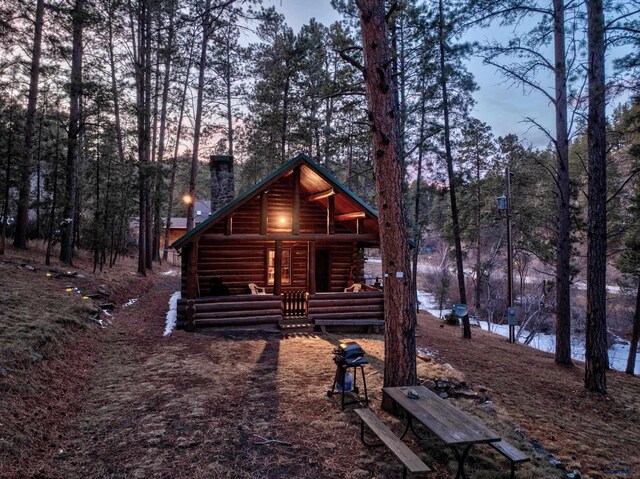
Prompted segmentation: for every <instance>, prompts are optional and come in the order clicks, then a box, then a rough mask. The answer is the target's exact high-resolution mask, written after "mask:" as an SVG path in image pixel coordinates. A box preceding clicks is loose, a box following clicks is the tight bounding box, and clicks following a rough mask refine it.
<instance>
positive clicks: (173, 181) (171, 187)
mask: <svg viewBox="0 0 640 479" xmlns="http://www.w3.org/2000/svg"><path fill="white" fill-rule="evenodd" d="M194 44H195V42H194V41H193V37H192V38H191V42H190V44H189V60H188V63H187V69H186V72H185V77H184V85H183V87H182V97H181V100H180V113H179V114H178V126H177V128H176V143H175V146H174V149H173V159H172V161H171V177H170V179H169V199H168V202H167V203H168V204H167V223H166V225H165V230H164V254H163V255H162V259H163V260H164V261H166V260H167V258H168V257H169V238H170V236H171V215H172V210H173V195H174V189H175V185H176V168H177V166H178V150H179V149H180V136H181V132H182V121H183V119H184V107H185V103H186V101H187V88H188V87H189V72H190V71H191V64H192V63H193V61H192V60H193V47H194Z"/></svg>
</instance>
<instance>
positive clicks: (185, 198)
mask: <svg viewBox="0 0 640 479" xmlns="http://www.w3.org/2000/svg"><path fill="white" fill-rule="evenodd" d="M191 201H193V200H192V199H191V195H189V194H186V195H184V196H183V197H182V202H183V203H184V204H185V205H188V204H191Z"/></svg>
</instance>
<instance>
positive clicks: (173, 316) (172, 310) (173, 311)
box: [164, 291, 180, 336]
mask: <svg viewBox="0 0 640 479" xmlns="http://www.w3.org/2000/svg"><path fill="white" fill-rule="evenodd" d="M179 299H180V291H176V292H175V293H173V294H172V295H171V298H169V311H167V321H166V324H165V327H164V336H169V335H170V334H171V331H173V329H174V328H175V327H176V321H177V320H178V300H179Z"/></svg>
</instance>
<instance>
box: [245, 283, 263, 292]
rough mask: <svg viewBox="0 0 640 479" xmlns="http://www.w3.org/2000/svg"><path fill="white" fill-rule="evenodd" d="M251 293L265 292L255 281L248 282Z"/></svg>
mask: <svg viewBox="0 0 640 479" xmlns="http://www.w3.org/2000/svg"><path fill="white" fill-rule="evenodd" d="M249 289H250V290H251V294H267V290H266V288H262V287H260V286H258V285H257V284H256V283H249Z"/></svg>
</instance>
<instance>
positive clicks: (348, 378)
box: [336, 371, 353, 393]
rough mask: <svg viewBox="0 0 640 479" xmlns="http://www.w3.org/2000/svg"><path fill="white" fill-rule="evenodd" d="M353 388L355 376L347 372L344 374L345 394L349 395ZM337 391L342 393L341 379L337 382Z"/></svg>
mask: <svg viewBox="0 0 640 479" xmlns="http://www.w3.org/2000/svg"><path fill="white" fill-rule="evenodd" d="M352 387H353V374H352V373H350V372H348V371H347V372H346V373H344V392H346V393H348V392H349V391H351V388H352ZM336 389H337V390H338V392H342V381H341V378H338V381H336Z"/></svg>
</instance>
